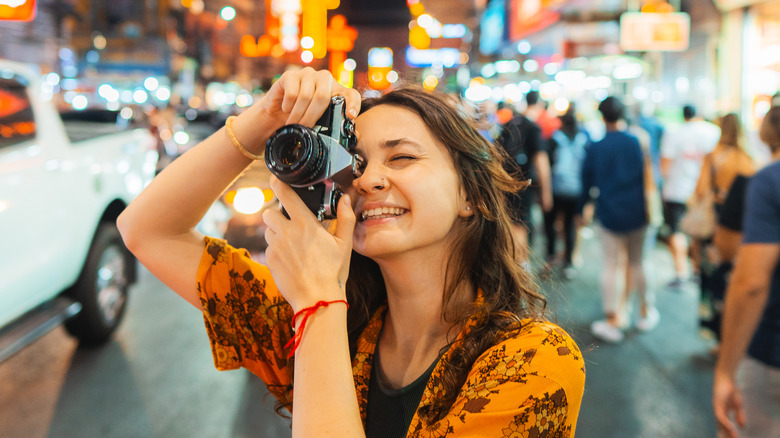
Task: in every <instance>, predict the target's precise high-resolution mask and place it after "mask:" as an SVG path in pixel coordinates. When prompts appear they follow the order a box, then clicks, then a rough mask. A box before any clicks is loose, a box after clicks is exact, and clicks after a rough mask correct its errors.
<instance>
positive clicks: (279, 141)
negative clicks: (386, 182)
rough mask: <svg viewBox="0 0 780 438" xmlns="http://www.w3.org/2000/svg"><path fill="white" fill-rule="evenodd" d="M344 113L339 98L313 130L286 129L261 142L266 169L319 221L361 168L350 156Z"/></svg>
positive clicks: (351, 141) (351, 133) (351, 134)
mask: <svg viewBox="0 0 780 438" xmlns="http://www.w3.org/2000/svg"><path fill="white" fill-rule="evenodd" d="M345 111H346V104H345V102H344V98H343V97H341V96H334V97H333V98H331V102H330V105H328V109H327V110H325V112H324V113H323V114H322V116H321V117H320V119H319V120H318V121H317V124H316V125H314V127H313V128H311V129H310V128H307V127H305V126H303V125H298V124H292V125H285V126H282V127H281V128H279V129H278V130H277V131H276V132H274V133H273V135H271V137H269V138H268V141H267V142H266V147H265V164H266V166H268V169H269V170H270V171H271V173H273V174H274V175H276V177H277V178H279V179H280V180H281V181H283V182H285V183H287V184H289V185H290V186H291V187H292V188H293V189H294V190H295V192H296V193H298V196H300V198H301V200H303V202H304V203H305V204H306V206H307V207H309V210H311V211H312V212H313V213H314V214H315V215H316V216H317V219H318V220H320V221H323V220H326V219H334V218H335V217H336V207H337V205H338V203H339V199H341V195H342V194H343V191H342V190H341V187H347V186H349V185H350V184H352V181H353V180H354V179H355V178H358V177H360V175H361V174H362V171H363V167H364V166H363V159H362V158H361V157H360V156H359V155H357V154H355V146H356V143H357V138H356V137H355V125H354V123H353V122H352V120H350V119H349V118H348V117H347V116H346V112H345ZM283 213H284V214H285V216H286V215H287V213H286V212H284V211H283Z"/></svg>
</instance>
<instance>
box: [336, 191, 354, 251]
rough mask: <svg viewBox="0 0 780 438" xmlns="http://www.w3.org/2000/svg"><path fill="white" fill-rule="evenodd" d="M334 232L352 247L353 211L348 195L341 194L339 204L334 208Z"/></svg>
mask: <svg viewBox="0 0 780 438" xmlns="http://www.w3.org/2000/svg"><path fill="white" fill-rule="evenodd" d="M336 217H337V219H336V232H335V233H334V236H336V238H338V239H339V240H341V241H343V242H344V243H346V244H347V245H348V246H349V247H350V248H351V247H352V234H353V233H354V231H355V222H356V221H357V218H356V217H355V211H354V210H352V202H351V200H350V198H349V195H346V194H345V195H343V196H341V199H340V200H339V206H338V209H337V210H336Z"/></svg>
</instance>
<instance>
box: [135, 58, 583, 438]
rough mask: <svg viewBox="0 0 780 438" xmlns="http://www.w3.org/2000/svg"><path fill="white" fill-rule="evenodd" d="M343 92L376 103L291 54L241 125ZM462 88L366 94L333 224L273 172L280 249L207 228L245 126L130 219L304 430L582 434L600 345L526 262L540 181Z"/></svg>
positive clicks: (235, 355) (274, 225)
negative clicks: (216, 235)
mask: <svg viewBox="0 0 780 438" xmlns="http://www.w3.org/2000/svg"><path fill="white" fill-rule="evenodd" d="M333 95H342V96H344V97H345V98H346V102H347V114H348V115H349V116H350V117H355V116H356V115H357V113H358V109H359V108H360V106H361V102H360V101H359V95H358V93H357V92H356V91H354V90H351V89H346V88H343V87H341V86H340V85H338V84H335V83H333V81H332V80H331V78H330V76H329V74H328V73H327V72H315V71H313V70H311V69H308V68H307V69H303V70H301V71H297V72H288V73H285V74H284V75H283V76H282V77H281V79H280V80H279V81H278V82H277V83H276V84H275V85H274V86H273V87H272V88H271V90H270V91H269V92H268V93H267V94H266V96H265V97H264V98H263V99H262V100H261V101H259V102H257V103H256V104H255V105H254V106H253V107H251V108H250V109H248V110H247V111H245V112H244V113H243V114H241V115H239V116H238V117H237V118H236V119H235V121H234V123H233V126H232V128H233V130H234V131H233V135H234V136H235V137H236V138H237V139H238V140H239V141H240V142H241V144H242V145H244V147H246V148H247V149H248V150H250V152H252V153H253V154H258V155H259V154H260V153H262V151H263V150H262V149H263V147H262V145H264V144H265V140H266V139H267V138H268V137H269V136H270V135H271V133H273V132H274V131H275V130H276V129H277V128H279V127H280V126H282V125H284V124H290V123H299V124H302V125H305V126H312V125H313V124H314V123H315V122H316V121H317V119H318V118H319V116H320V115H321V114H322V113H323V111H324V110H325V108H326V107H327V105H328V102H329V100H330V97H331V96H333ZM448 102H449V101H448V100H446V99H445V98H442V97H440V96H438V95H435V94H431V93H427V92H425V91H422V90H418V89H401V90H396V91H392V92H390V93H388V94H386V95H385V96H382V97H380V98H377V99H373V100H368V101H365V102H363V104H362V106H363V112H362V113H361V114H360V115H359V116H358V117H357V118H356V121H355V122H356V127H357V138H358V142H357V150H358V152H359V154H360V155H361V156H362V158H363V160H364V162H365V169H364V171H363V173H362V175H361V176H359V177H358V178H356V179H355V180H354V182H353V183H352V185H351V187H348V188H346V190H345V192H346V193H345V195H344V196H342V198H341V200H340V203H339V206H338V209H337V220H336V221H335V223H334V224H332V226H331V227H330V228H329V229H328V228H325V227H323V226H322V224H320V223H319V222H318V221H317V219H316V217H315V216H314V215H313V214H312V213H311V211H310V210H309V209H308V208H307V207H306V205H305V204H304V203H303V202H302V201H301V200H300V198H298V196H297V195H296V192H295V191H293V189H292V188H290V187H289V186H287V185H285V184H283V183H281V182H280V181H278V180H276V179H273V180H272V187H273V189H274V191H275V193H276V194H277V196H278V198H279V200H280V202H281V203H282V204H283V205H284V209H285V210H286V212H287V213H288V216H289V218H288V217H286V216H284V215H283V214H282V213H281V212H280V211H278V210H267V211H266V212H265V213H264V216H263V218H264V221H265V223H266V224H267V226H268V230H267V232H266V240H267V241H268V244H269V246H268V249H267V250H266V259H267V266H262V265H260V264H258V263H257V262H255V261H253V260H252V259H251V258H250V257H249V255H248V254H247V252H246V251H244V250H241V249H236V248H233V247H231V246H229V245H227V244H226V243H225V242H224V241H222V240H219V239H213V238H210V237H206V238H205V239H204V238H203V236H200V235H199V234H198V233H197V232H196V231H195V230H194V227H195V225H196V224H197V223H198V220H199V218H200V217H202V215H203V214H204V212H205V210H207V209H208V206H209V205H210V202H213V200H214V199H216V198H217V197H218V196H219V194H220V192H221V190H223V189H224V187H225V186H226V185H228V184H229V183H230V181H231V180H232V179H233V178H235V176H236V175H238V174H239V173H240V172H241V171H242V170H243V168H244V167H246V165H247V164H248V162H249V160H248V159H247V158H246V157H245V156H244V155H243V154H242V153H240V152H239V151H237V150H236V149H235V148H234V147H233V146H232V144H231V140H230V136H229V135H228V133H227V132H222V131H219V132H217V133H215V134H214V135H213V136H212V137H210V138H209V139H207V140H205V141H204V142H203V143H202V144H200V145H198V146H197V147H195V148H193V149H192V150H191V151H189V152H187V153H186V154H185V155H183V156H182V157H181V158H179V159H178V160H176V161H175V162H174V163H173V164H172V165H171V166H170V167H168V168H166V170H165V171H164V172H162V173H161V174H160V175H159V176H158V178H157V179H155V181H154V182H153V183H152V184H151V185H150V186H149V187H148V188H147V190H146V191H145V192H144V193H143V194H142V195H141V196H140V197H139V198H138V200H137V201H136V202H134V203H133V205H131V206H130V207H128V209H127V210H126V211H125V213H124V214H123V215H122V217H121V218H120V227H121V229H122V233H123V236H124V237H125V240H126V242H127V243H128V246H129V247H130V248H131V250H132V251H134V252H135V254H136V255H137V256H138V258H139V259H140V260H141V261H142V262H143V263H144V264H145V265H146V266H147V267H148V268H149V269H150V271H152V272H153V273H154V274H155V275H157V276H158V277H159V278H160V279H161V280H163V281H164V282H166V284H168V285H169V286H170V287H171V288H172V289H174V290H175V291H176V292H178V293H179V294H180V295H182V296H183V297H184V298H185V299H187V300H188V301H189V302H191V303H192V304H194V305H195V306H196V307H198V308H200V309H202V311H203V315H204V318H205V321H206V328H207V331H208V334H209V337H210V339H211V343H212V349H213V353H214V360H215V364H216V366H217V368H219V369H234V368H238V367H244V368H247V369H249V370H251V371H252V372H254V373H255V374H257V375H258V376H259V377H260V378H262V379H263V380H264V381H265V383H266V384H267V385H268V387H269V389H270V391H271V392H272V393H273V394H274V395H275V396H276V397H277V399H278V407H279V411H280V412H281V411H282V409H286V410H288V411H289V412H291V413H292V427H293V435H294V436H312V435H316V436H339V437H344V436H444V435H453V436H458V435H460V436H507V435H510V434H513V433H518V432H519V433H525V434H531V435H533V434H536V435H540V434H551V435H555V436H573V435H574V430H575V426H576V421H577V415H578V412H579V407H580V402H581V398H582V392H583V387H584V379H585V374H584V371H585V370H584V364H583V360H582V356H581V354H580V351H579V349H578V348H577V346H576V344H575V343H574V342H573V340H572V339H571V338H570V337H569V335H568V334H566V332H565V331H563V330H562V329H561V328H560V327H558V326H556V325H554V324H552V323H550V322H549V321H548V320H547V317H546V314H545V306H546V304H545V299H544V297H543V296H542V295H541V293H540V291H539V290H538V289H537V286H536V285H535V284H534V283H533V281H532V279H531V278H530V277H529V275H528V273H527V272H525V271H524V270H522V269H521V268H520V267H519V266H518V265H517V264H516V263H515V261H514V260H515V257H514V250H513V248H514V245H513V242H512V237H511V232H510V226H511V221H510V216H509V213H508V212H507V211H506V209H505V207H504V206H505V201H504V199H505V196H506V195H507V194H508V193H509V192H512V191H515V190H517V189H518V188H519V187H520V186H521V183H519V182H517V181H515V180H514V179H512V178H511V177H510V176H509V175H508V174H507V173H506V172H505V171H504V170H503V168H502V162H503V160H504V159H505V157H504V156H502V155H501V152H499V150H498V149H496V148H494V147H493V146H492V145H490V144H489V143H487V142H486V141H485V140H484V139H483V137H482V136H480V134H479V133H478V132H477V131H476V129H475V128H474V126H473V124H472V122H471V121H470V120H466V119H464V118H463V116H462V115H461V113H460V112H459V111H458V109H457V108H455V107H453V106H451V105H450V103H448ZM192 174H198V175H199V178H198V181H196V182H194V187H193V183H192V181H191V178H189V181H188V178H187V175H192ZM184 181H187V182H186V183H185V182H184ZM185 186H186V187H185ZM185 189H186V190H185ZM184 193H187V195H186V196H184V195H183V194H184ZM358 218H359V219H358ZM204 242H205V243H204ZM344 303H346V304H347V305H344ZM293 325H294V328H293ZM293 337H294V339H295V341H293V343H294V344H295V345H296V347H295V349H294V351H293V352H294V355H295V356H294V359H288V354H290V353H291V351H290V350H289V349H287V348H285V344H288V342H289V341H290V339H293ZM293 388H294V397H293ZM356 395H357V396H356ZM541 412H545V414H540V413H541Z"/></svg>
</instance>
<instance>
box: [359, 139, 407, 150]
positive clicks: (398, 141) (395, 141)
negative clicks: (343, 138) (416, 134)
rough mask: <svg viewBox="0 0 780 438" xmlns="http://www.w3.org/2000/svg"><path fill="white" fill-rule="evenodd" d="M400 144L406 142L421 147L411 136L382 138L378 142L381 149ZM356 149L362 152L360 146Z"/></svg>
mask: <svg viewBox="0 0 780 438" xmlns="http://www.w3.org/2000/svg"><path fill="white" fill-rule="evenodd" d="M402 144H408V145H410V146H412V147H415V148H420V147H421V146H420V143H418V142H416V141H414V140H412V139H411V138H408V137H401V138H396V139H392V140H383V141H381V142H379V147H380V148H381V149H392V148H394V147H396V146H399V145H402ZM356 150H357V152H363V150H362V148H361V147H360V146H358V147H357V148H356Z"/></svg>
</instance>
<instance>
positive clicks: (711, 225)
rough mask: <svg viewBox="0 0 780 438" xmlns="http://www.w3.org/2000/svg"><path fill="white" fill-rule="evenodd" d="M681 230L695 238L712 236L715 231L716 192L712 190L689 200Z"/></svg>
mask: <svg viewBox="0 0 780 438" xmlns="http://www.w3.org/2000/svg"><path fill="white" fill-rule="evenodd" d="M680 230H681V231H682V232H683V233H685V234H687V235H689V236H691V237H693V238H694V239H700V240H706V239H709V238H710V237H712V235H713V234H714V233H715V194H714V193H712V191H709V192H707V193H706V194H705V195H704V196H702V197H700V198H699V197H694V198H692V199H691V200H690V201H689V202H688V209H687V210H686V211H685V214H684V215H683V217H682V218H681V219H680Z"/></svg>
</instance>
